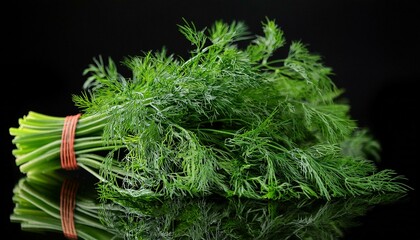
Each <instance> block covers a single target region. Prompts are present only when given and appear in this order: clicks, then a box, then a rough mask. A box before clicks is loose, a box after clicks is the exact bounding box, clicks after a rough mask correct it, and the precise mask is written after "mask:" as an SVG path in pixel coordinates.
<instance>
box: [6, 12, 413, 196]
mask: <svg viewBox="0 0 420 240" xmlns="http://www.w3.org/2000/svg"><path fill="white" fill-rule="evenodd" d="M179 30H180V32H181V33H182V34H183V35H184V36H185V38H186V39H187V40H188V41H189V42H191V46H192V50H191V51H190V52H189V54H190V55H189V57H188V58H186V59H183V58H182V57H179V56H175V55H173V54H169V53H168V51H167V50H166V49H165V48H163V49H162V50H160V51H155V52H153V51H147V52H144V53H143V54H141V55H137V56H128V57H126V58H125V59H123V60H122V61H121V65H117V64H116V63H115V62H114V61H113V60H112V59H111V58H109V59H108V60H107V61H104V60H103V59H102V58H101V57H98V58H96V59H94V63H93V64H91V65H90V66H89V67H88V68H87V69H86V71H85V72H84V74H85V75H86V76H87V80H86V82H85V84H84V87H85V91H84V92H83V93H81V94H79V95H74V96H73V100H74V103H75V105H76V106H77V107H78V108H79V109H80V111H81V112H83V115H82V118H81V120H80V121H81V122H82V123H84V124H87V123H89V122H90V121H86V120H85V119H96V120H97V121H98V123H100V124H101V125H100V127H99V129H98V131H88V133H89V134H87V136H91V135H95V136H96V137H99V138H100V143H101V145H100V147H101V149H99V148H98V147H99V146H96V147H97V148H98V149H95V150H92V148H85V149H84V150H83V151H80V150H79V148H78V147H75V150H76V153H77V154H81V153H85V152H87V151H89V150H92V151H97V150H101V151H102V150H104V149H105V150H106V152H107V151H108V153H107V154H106V156H104V157H102V158H101V159H96V160H92V159H90V158H89V161H85V163H82V162H80V163H81V165H82V166H85V167H86V163H87V162H89V163H91V164H90V165H89V166H90V167H89V170H90V171H91V172H95V170H98V171H96V173H95V174H97V176H98V177H99V178H100V179H101V180H102V181H101V184H99V190H100V193H101V194H100V196H101V197H102V198H104V199H114V200H117V199H118V198H120V197H130V198H134V199H136V198H154V197H164V198H175V197H181V196H197V197H198V196H208V195H212V194H218V195H222V196H225V197H232V196H239V197H244V198H251V199H274V200H275V199H293V198H324V199H328V200H330V199H332V198H334V197H349V196H360V195H368V194H373V193H386V192H406V191H407V190H409V189H410V188H409V187H408V186H407V185H405V184H404V183H403V182H402V181H401V180H404V177H403V176H401V175H398V174H397V173H395V172H394V171H393V170H390V169H384V170H381V169H377V167H376V165H375V162H374V160H375V159H374V158H375V157H376V158H377V157H378V156H379V150H380V147H379V144H378V143H377V142H376V141H375V139H373V138H372V137H371V136H370V135H369V132H368V131H367V130H366V129H361V128H360V127H358V126H357V122H356V121H355V120H353V119H351V117H350V115H349V105H348V104H347V103H346V102H345V101H343V99H342V97H341V94H342V92H343V91H342V89H339V88H337V86H335V85H334V83H333V81H332V79H331V76H332V74H333V72H332V69H331V68H329V67H326V66H324V64H323V62H322V58H321V57H320V56H319V55H316V54H313V53H311V52H310V51H309V49H308V46H306V45H305V44H303V43H301V42H299V41H292V42H291V43H290V44H289V45H288V49H289V51H288V53H287V55H286V56H285V57H284V58H276V57H275V56H277V55H276V53H277V51H278V50H279V49H280V48H282V47H286V45H287V42H286V39H285V37H284V34H283V31H282V30H281V29H280V28H279V27H278V26H277V25H276V23H275V22H274V21H273V20H269V19H266V20H265V21H263V22H262V30H263V31H262V34H261V35H253V34H251V33H249V32H248V29H247V27H246V25H245V24H244V23H243V22H235V21H234V22H232V23H225V22H223V21H216V22H215V23H214V24H213V25H212V26H211V27H209V28H204V29H201V30H199V29H197V28H196V26H195V25H194V24H193V23H190V22H187V21H185V22H184V23H183V24H182V25H179ZM242 45H245V47H240V46H242ZM119 67H124V68H126V69H128V70H129V71H130V72H131V75H130V76H123V75H122V74H121V73H120V72H119V70H118V68H119ZM60 121H62V119H60ZM84 124H81V126H84ZM55 126H62V123H60V124H57V125H54V127H55ZM94 126H95V125H89V127H88V129H91V128H93V127H94ZM79 128H80V127H78V129H77V130H76V131H77V132H76V134H77V133H78V132H79ZM20 131H24V130H20ZM16 132H18V131H17V130H15V129H14V130H13V129H12V130H11V133H12V134H14V135H19V134H18V133H16ZM25 134H29V133H28V132H25ZM79 135H80V134H79ZM18 142H19V141H15V143H18ZM76 142H77V139H76ZM21 146H22V145H21ZM22 148H24V147H22ZM16 151H24V150H22V149H20V150H16ZM16 155H17V156H18V158H23V157H25V154H16ZM40 158H41V159H43V156H41V157H40ZM27 159H30V158H29V157H27ZM91 160H92V161H91ZM40 161H42V160H40ZM78 161H79V160H78ZM93 163H95V164H93ZM83 164H84V165H83ZM86 168H87V167H86ZM21 169H22V167H21ZM36 169H38V168H37V167H36V164H34V165H33V168H26V171H27V172H28V171H36Z"/></svg>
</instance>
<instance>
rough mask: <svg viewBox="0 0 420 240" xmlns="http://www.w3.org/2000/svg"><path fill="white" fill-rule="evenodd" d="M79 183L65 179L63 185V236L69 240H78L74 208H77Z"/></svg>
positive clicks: (61, 198) (61, 202)
mask: <svg viewBox="0 0 420 240" xmlns="http://www.w3.org/2000/svg"><path fill="white" fill-rule="evenodd" d="M78 187H79V183H78V182H76V181H70V180H67V179H65V180H64V181H63V184H62V185H61V193H60V216H61V228H62V230H63V234H64V236H65V237H66V238H68V239H77V232H76V226H75V224H74V208H75V206H76V193H77V189H78Z"/></svg>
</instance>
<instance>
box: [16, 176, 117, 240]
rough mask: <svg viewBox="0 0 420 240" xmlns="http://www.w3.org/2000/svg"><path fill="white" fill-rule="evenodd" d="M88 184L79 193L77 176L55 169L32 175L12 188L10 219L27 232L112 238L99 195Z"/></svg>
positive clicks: (88, 237) (69, 237) (68, 236)
mask: <svg viewBox="0 0 420 240" xmlns="http://www.w3.org/2000/svg"><path fill="white" fill-rule="evenodd" d="M88 185H89V184H87V185H86V184H83V185H82V186H80V188H81V189H80V190H79V191H77V195H76V190H77V188H78V187H77V186H78V183H77V179H73V178H72V179H68V178H66V177H65V176H64V175H60V174H57V173H55V172H49V173H43V174H42V175H41V174H35V175H34V174H32V175H31V176H30V177H26V178H23V179H21V180H20V181H19V182H18V184H17V185H16V186H15V188H14V190H13V192H14V196H13V201H14V202H15V204H16V205H15V208H14V210H13V213H12V215H11V216H10V219H11V221H12V222H18V223H20V224H21V228H22V230H25V231H33V232H40V231H47V232H62V233H63V234H64V236H65V237H66V238H68V239H75V238H77V237H79V238H81V239H87V240H90V239H92V240H98V239H111V238H112V237H113V236H114V234H113V233H112V229H108V228H106V227H105V226H104V225H103V224H101V222H100V219H99V218H98V211H99V209H100V205H99V204H98V202H97V195H96V192H95V191H92V190H94V189H88V188H87V187H89V186H88ZM82 187H84V188H82ZM87 190H89V191H87ZM60 193H61V194H60ZM63 227H64V228H63Z"/></svg>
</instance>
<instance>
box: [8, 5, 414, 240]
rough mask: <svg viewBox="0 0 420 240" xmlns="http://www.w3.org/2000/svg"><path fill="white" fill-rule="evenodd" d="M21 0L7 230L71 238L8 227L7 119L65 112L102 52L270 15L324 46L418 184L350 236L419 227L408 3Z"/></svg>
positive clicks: (11, 21)
mask: <svg viewBox="0 0 420 240" xmlns="http://www.w3.org/2000/svg"><path fill="white" fill-rule="evenodd" d="M143 2H144V1H128V0H123V1H110V0H106V1H15V2H13V3H11V6H10V7H9V8H3V11H10V17H9V16H8V17H6V15H3V16H2V18H4V19H2V25H3V28H2V31H3V34H2V35H3V37H2V38H3V40H4V43H3V45H2V48H4V49H3V50H4V51H2V52H3V53H6V54H5V55H4V54H3V55H2V57H3V65H2V80H1V81H2V83H3V84H2V85H3V86H2V87H1V90H2V94H1V102H2V110H3V112H2V113H1V114H0V116H1V139H0V143H1V151H0V152H1V155H0V156H1V162H2V164H1V174H0V176H1V206H2V207H1V217H2V218H1V223H2V229H3V231H4V230H5V231H6V233H4V236H8V237H7V238H18V239H47V237H46V236H48V239H64V237H63V236H62V234H60V233H31V232H24V231H21V230H20V226H19V224H16V223H11V222H10V220H9V216H10V214H11V212H12V210H13V207H14V205H13V202H12V196H13V192H12V189H13V187H14V186H15V184H16V183H17V181H18V180H19V179H20V178H21V177H23V176H22V174H20V172H19V170H18V168H17V167H16V165H15V164H14V158H13V156H12V154H11V151H12V149H13V145H12V143H11V139H12V138H11V137H10V135H9V134H8V129H9V127H12V126H13V127H15V126H17V124H18V122H17V121H18V118H20V117H22V116H23V115H25V114H26V113H27V112H28V111H30V110H35V111H38V112H43V113H48V114H50V115H57V116H65V115H69V114H74V113H76V112H77V108H76V107H75V106H74V105H73V103H72V101H71V95H72V94H73V93H79V92H80V91H81V86H82V84H83V82H84V80H85V79H84V77H83V76H82V72H83V70H84V69H85V68H86V67H87V65H88V64H90V63H91V62H92V58H93V57H96V56H98V55H102V56H106V57H108V56H109V57H112V58H113V59H114V60H116V61H118V60H122V57H124V56H127V55H135V54H137V53H140V52H141V51H146V50H157V49H160V48H161V47H162V46H166V47H167V49H168V51H171V52H174V53H176V54H180V55H183V56H186V54H187V51H188V50H189V46H188V44H187V42H186V41H185V40H184V39H183V37H182V36H181V35H180V34H179V32H178V29H177V26H176V24H179V23H181V22H182V18H186V19H188V20H192V21H194V22H195V23H196V24H197V26H198V27H204V26H208V25H209V24H211V23H212V22H213V21H214V20H218V19H223V20H227V21H229V20H244V21H245V22H246V23H247V24H248V25H249V26H250V28H251V30H252V31H259V29H260V23H261V21H262V20H264V18H265V17H266V16H267V17H270V18H274V19H276V20H277V21H278V23H279V26H281V27H282V29H283V30H284V32H285V36H286V40H288V41H291V40H302V41H303V42H305V43H308V44H309V46H310V49H311V50H313V51H314V52H318V53H320V54H321V55H322V56H323V57H324V59H325V63H326V65H329V66H331V67H332V69H333V70H334V72H335V77H334V79H333V80H334V81H335V82H336V84H337V85H338V86H339V87H342V88H344V89H345V90H346V92H345V93H344V94H345V95H346V96H347V98H348V99H349V103H350V104H351V106H352V109H351V113H352V115H353V118H354V119H356V120H357V121H358V122H359V124H360V125H361V126H367V127H369V128H371V129H372V133H373V134H374V135H375V136H376V137H377V138H378V140H379V141H380V143H381V145H382V152H381V158H382V160H381V162H380V163H378V165H379V167H380V168H392V169H395V170H396V171H397V172H399V173H400V174H403V175H405V176H406V177H407V178H408V179H409V184H410V185H411V186H412V187H413V188H414V190H413V191H411V192H410V193H409V195H408V196H407V197H406V198H403V199H401V200H400V201H397V202H394V203H392V204H388V205H378V206H374V207H373V208H371V209H370V210H369V211H367V213H366V214H364V215H362V216H358V217H357V218H355V221H356V222H357V223H358V224H356V226H354V227H350V228H348V229H346V230H345V231H344V232H343V238H342V239H382V238H384V237H389V236H391V237H392V238H393V239H415V238H418V237H419V233H418V228H417V227H418V224H417V217H418V213H417V212H418V194H417V188H418V177H417V175H418V174H417V171H418V168H417V167H416V166H417V165H416V164H417V162H418V160H419V158H418V155H419V154H418V151H419V140H418V138H419V125H418V120H417V117H416V115H417V112H418V108H419V100H418V87H417V86H418V82H419V72H418V71H419V70H418V69H419V66H420V63H419V57H418V56H419V53H420V52H419V37H418V36H417V30H418V29H419V24H418V23H417V22H418V16H419V15H418V10H417V8H416V7H414V4H412V3H410V1H376V0H375V1H374V0H366V1H359V0H353V1H266V0H260V1H236V0H235V1H206V2H200V1H152V2H149V3H143Z"/></svg>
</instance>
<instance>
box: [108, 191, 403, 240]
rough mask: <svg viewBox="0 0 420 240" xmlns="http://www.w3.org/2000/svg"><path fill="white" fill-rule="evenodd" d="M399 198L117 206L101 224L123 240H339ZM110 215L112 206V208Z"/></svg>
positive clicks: (200, 201)
mask: <svg viewBox="0 0 420 240" xmlns="http://www.w3.org/2000/svg"><path fill="white" fill-rule="evenodd" d="M401 197H403V195H401V194H385V195H375V196H369V197H367V196H365V197H357V198H356V197H351V198H347V199H344V198H338V199H334V200H331V201H324V200H300V201H297V202H296V201H286V202H282V201H268V202H267V201H258V200H250V199H246V200H244V199H237V198H232V199H228V200H227V199H220V198H214V199H212V198H202V199H197V198H196V199H191V198H184V199H177V200H171V201H164V202H149V201H146V202H141V204H138V203H132V205H131V206H130V207H128V205H130V204H128V205H127V202H126V205H119V207H120V209H121V210H120V211H119V212H118V213H117V214H115V213H116V212H112V211H108V210H107V209H106V208H104V209H103V210H104V211H102V212H101V216H102V218H103V221H104V224H105V225H107V226H109V227H110V228H114V229H117V230H118V232H119V234H120V235H121V236H124V237H125V238H127V239H261V240H263V239H319V240H324V239H340V238H344V232H345V231H346V230H348V229H349V228H353V227H356V226H358V225H359V224H360V223H359V222H358V218H359V217H361V216H363V215H365V214H366V213H367V212H368V210H369V209H371V208H372V207H373V206H375V205H377V204H388V203H391V202H394V201H396V200H397V199H400V198H401ZM110 206H114V209H116V208H118V207H116V206H117V205H114V204H111V205H110Z"/></svg>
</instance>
